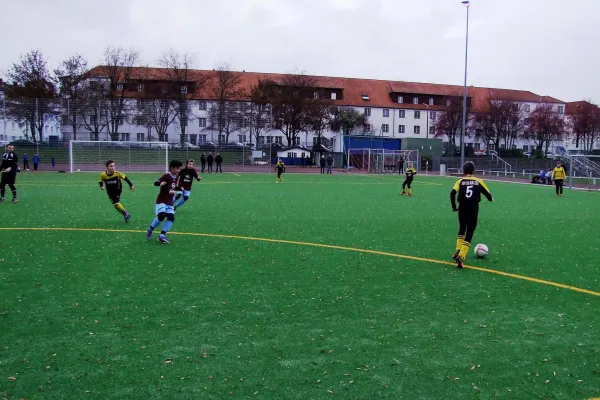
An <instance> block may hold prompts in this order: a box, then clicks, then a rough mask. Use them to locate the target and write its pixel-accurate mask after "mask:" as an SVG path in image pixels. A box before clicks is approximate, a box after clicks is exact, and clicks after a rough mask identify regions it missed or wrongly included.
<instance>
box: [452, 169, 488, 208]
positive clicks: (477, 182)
mask: <svg viewBox="0 0 600 400" xmlns="http://www.w3.org/2000/svg"><path fill="white" fill-rule="evenodd" d="M457 195H458V196H457ZM481 195H484V196H485V197H486V198H487V199H488V200H489V201H492V199H493V198H492V193H491V192H490V189H489V188H488V187H487V185H486V184H485V182H484V181H483V180H482V179H479V178H476V177H474V176H465V177H463V178H460V179H459V180H457V181H456V183H455V184H454V186H453V187H452V191H451V192H450V202H451V203H452V209H456V200H458V204H459V206H458V208H459V209H460V210H467V209H472V210H475V209H477V207H478V206H479V202H480V201H481ZM456 197H458V199H456Z"/></svg>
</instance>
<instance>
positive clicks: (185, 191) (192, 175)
mask: <svg viewBox="0 0 600 400" xmlns="http://www.w3.org/2000/svg"><path fill="white" fill-rule="evenodd" d="M194 179H196V180H197V181H198V182H200V180H201V179H202V178H200V177H199V176H198V172H197V171H196V168H194V160H187V161H186V163H185V168H184V169H182V170H181V171H179V177H178V182H179V184H178V187H179V188H180V189H181V191H179V192H177V195H176V196H175V200H176V201H177V203H175V206H174V207H173V208H174V209H175V210H177V209H178V208H179V207H181V206H182V205H184V204H185V202H186V201H188V199H189V198H190V195H191V191H192V183H194Z"/></svg>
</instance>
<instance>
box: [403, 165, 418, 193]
mask: <svg viewBox="0 0 600 400" xmlns="http://www.w3.org/2000/svg"><path fill="white" fill-rule="evenodd" d="M405 174H406V179H405V180H404V183H402V193H400V195H403V194H405V193H406V192H405V191H404V189H405V188H406V186H408V195H409V196H412V188H411V187H410V185H411V184H412V181H413V179H414V177H415V175H416V174H417V170H416V169H414V168H413V163H412V161H409V162H408V167H407V168H406V172H405Z"/></svg>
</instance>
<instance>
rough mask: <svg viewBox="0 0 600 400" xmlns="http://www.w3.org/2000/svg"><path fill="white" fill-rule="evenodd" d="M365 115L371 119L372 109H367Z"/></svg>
mask: <svg viewBox="0 0 600 400" xmlns="http://www.w3.org/2000/svg"><path fill="white" fill-rule="evenodd" d="M365 115H366V116H367V117H370V116H371V109H370V108H365Z"/></svg>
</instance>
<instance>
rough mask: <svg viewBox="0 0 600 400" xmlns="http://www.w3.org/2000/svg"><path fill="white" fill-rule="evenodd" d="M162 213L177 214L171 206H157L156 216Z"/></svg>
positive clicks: (162, 204) (163, 204)
mask: <svg viewBox="0 0 600 400" xmlns="http://www.w3.org/2000/svg"><path fill="white" fill-rule="evenodd" d="M160 213H165V214H175V208H174V207H173V206H170V205H168V204H165V203H161V204H157V205H156V215H158V214H160Z"/></svg>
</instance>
